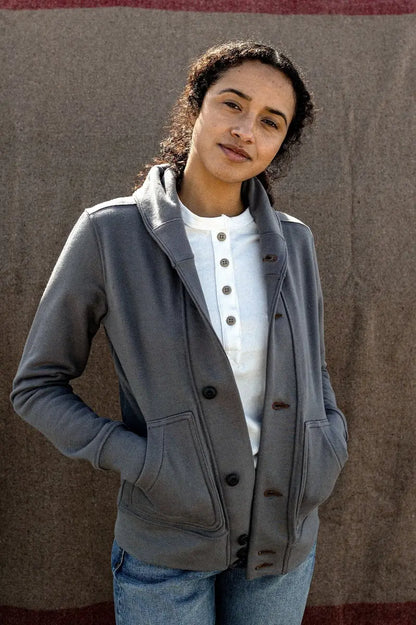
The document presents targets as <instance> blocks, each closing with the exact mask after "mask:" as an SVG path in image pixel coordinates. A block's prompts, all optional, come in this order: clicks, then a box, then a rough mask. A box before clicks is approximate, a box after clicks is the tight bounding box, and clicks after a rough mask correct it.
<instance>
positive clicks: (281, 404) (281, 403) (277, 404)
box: [272, 401, 290, 410]
mask: <svg viewBox="0 0 416 625" xmlns="http://www.w3.org/2000/svg"><path fill="white" fill-rule="evenodd" d="M272 408H273V410H284V409H285V408H290V404H285V402H284V401H274V402H273V403H272Z"/></svg>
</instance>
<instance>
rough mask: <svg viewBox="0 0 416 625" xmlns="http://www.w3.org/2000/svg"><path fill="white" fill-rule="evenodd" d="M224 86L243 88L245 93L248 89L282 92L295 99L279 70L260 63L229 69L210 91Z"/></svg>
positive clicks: (252, 62)
mask: <svg viewBox="0 0 416 625" xmlns="http://www.w3.org/2000/svg"><path fill="white" fill-rule="evenodd" d="M226 84H229V85H231V86H235V85H236V84H238V85H240V86H244V87H245V92H247V90H250V89H251V90H257V89H267V91H268V92H270V93H271V92H273V91H277V92H279V91H282V92H285V93H287V94H292V96H293V98H294V97H295V93H294V89H293V86H292V83H291V81H290V79H289V78H288V77H287V76H286V75H285V74H284V73H283V72H281V71H280V70H279V69H276V68H275V67H273V66H272V65H266V64H265V63H261V62H260V61H245V62H244V63H242V64H241V65H238V66H237V67H230V69H227V70H226V71H225V72H224V73H223V74H221V76H220V77H219V78H218V80H217V81H216V82H215V83H214V84H213V85H212V86H211V87H210V90H211V89H212V90H214V89H215V90H218V86H220V89H223V88H224V87H225V85H226ZM248 95H251V94H248Z"/></svg>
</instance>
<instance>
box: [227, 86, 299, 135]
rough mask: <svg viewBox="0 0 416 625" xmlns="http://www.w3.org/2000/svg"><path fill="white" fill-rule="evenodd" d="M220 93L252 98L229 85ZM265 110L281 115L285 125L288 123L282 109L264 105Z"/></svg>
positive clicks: (248, 100) (245, 98)
mask: <svg viewBox="0 0 416 625" xmlns="http://www.w3.org/2000/svg"><path fill="white" fill-rule="evenodd" d="M221 93H235V94H236V95H238V97H239V98H243V100H247V102H251V100H252V99H253V98H251V97H250V96H249V95H247V94H246V93H242V91H239V90H238V89H233V88H232V87H230V88H229V89H222V90H221V91H220V92H219V94H221ZM266 111H268V112H269V113H272V114H273V115H278V116H279V117H283V119H284V120H285V122H286V126H288V125H289V124H288V122H287V117H286V115H285V114H284V113H283V112H282V111H279V110H277V109H272V108H270V106H266Z"/></svg>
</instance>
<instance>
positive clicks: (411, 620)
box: [302, 602, 416, 625]
mask: <svg viewBox="0 0 416 625" xmlns="http://www.w3.org/2000/svg"><path fill="white" fill-rule="evenodd" d="M415 624H416V603H415V602H408V603H351V604H346V605H340V606H308V607H307V608H306V612H305V616H304V618H303V621H302V625H415Z"/></svg>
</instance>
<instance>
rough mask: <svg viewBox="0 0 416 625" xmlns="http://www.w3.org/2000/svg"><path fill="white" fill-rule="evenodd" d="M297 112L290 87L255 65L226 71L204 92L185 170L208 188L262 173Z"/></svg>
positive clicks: (269, 68)
mask: <svg viewBox="0 0 416 625" xmlns="http://www.w3.org/2000/svg"><path fill="white" fill-rule="evenodd" d="M294 111H295V93H294V90H293V87H292V84H291V82H290V80H289V78H287V77H286V76H285V75H284V74H283V73H282V72H280V71H279V70H277V69H275V68H274V67H272V66H270V65H265V64H263V63H261V62H259V61H246V62H244V63H243V64H242V65H240V66H238V67H233V68H231V69H229V70H227V71H226V72H225V73H224V74H223V75H222V76H221V77H220V78H219V80H218V81H217V82H216V83H215V84H213V85H212V86H211V87H210V88H209V89H208V91H207V93H206V95H205V98H204V101H203V103H202V107H201V110H200V113H199V115H198V117H197V119H196V122H195V126H194V129H193V134H192V143H191V149H190V153H189V157H188V163H187V167H186V171H187V173H188V174H192V172H193V173H195V174H198V176H199V180H201V176H202V180H205V181H206V182H207V184H214V183H215V182H220V181H221V182H222V183H227V182H228V183H231V184H236V183H240V184H241V182H243V181H244V180H248V179H249V178H252V177H253V176H256V175H257V174H259V173H261V172H262V171H264V170H265V169H266V167H267V166H268V165H269V164H270V163H271V161H272V160H273V158H274V157H275V155H276V154H277V152H278V151H279V148H280V146H281V145H282V143H283V140H284V138H285V136H286V133H287V130H288V127H289V124H290V122H291V120H292V117H293V115H294Z"/></svg>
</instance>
